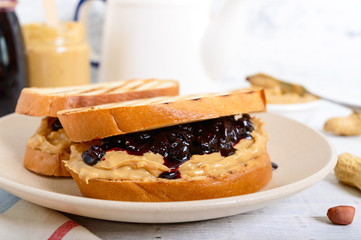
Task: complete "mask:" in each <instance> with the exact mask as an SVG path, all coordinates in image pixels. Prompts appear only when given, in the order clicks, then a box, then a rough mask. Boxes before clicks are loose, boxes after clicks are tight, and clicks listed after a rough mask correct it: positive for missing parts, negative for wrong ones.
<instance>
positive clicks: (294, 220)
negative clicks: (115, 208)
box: [66, 102, 361, 240]
mask: <svg viewBox="0 0 361 240" xmlns="http://www.w3.org/2000/svg"><path fill="white" fill-rule="evenodd" d="M349 112H350V111H349V110H347V109H344V108H341V107H338V106H335V105H332V104H329V103H326V102H325V103H322V106H320V108H319V111H317V113H316V114H314V115H313V116H311V117H310V116H308V121H307V122H305V124H306V125H308V126H310V127H312V128H314V129H316V130H319V131H322V127H323V123H324V122H325V120H326V119H328V118H329V117H333V116H342V115H347V114H349ZM325 136H326V137H327V138H328V139H329V140H330V142H331V143H332V144H333V145H334V146H335V148H336V150H337V153H338V154H340V153H342V152H350V153H353V154H355V155H357V156H361V136H358V137H336V136H331V135H329V134H325ZM310 141H312V140H311V139H310ZM360 202H361V191H359V190H358V189H355V188H351V187H348V186H346V185H344V184H341V183H339V182H338V181H337V179H336V178H335V176H334V174H333V173H330V174H329V175H328V176H327V177H326V178H325V179H324V180H322V181H321V182H319V183H317V184H315V185H313V186H312V187H310V188H308V189H306V190H305V191H303V192H300V193H298V194H295V195H293V196H291V197H288V198H286V199H283V200H281V201H279V202H277V203H274V204H272V205H269V206H268V207H265V208H262V209H259V210H255V211H251V212H247V213H244V214H239V215H236V216H232V217H225V218H220V219H214V220H208V221H200V222H191V223H175V224H134V223H121V222H111V221H103V220H97V219H90V218H85V217H80V216H74V215H69V214H66V216H68V217H69V218H71V219H73V220H75V221H77V222H78V223H79V224H81V225H83V226H84V227H86V228H87V229H89V230H90V231H91V232H93V233H94V234H96V235H97V236H98V237H100V238H102V239H187V240H188V239H325V240H330V239H361V228H360V224H361V205H360ZM336 205H352V206H354V207H355V208H356V215H355V218H354V222H353V223H352V224H351V225H348V226H338V225H334V224H331V223H330V222H329V220H328V218H327V216H326V212H327V210H328V208H330V207H333V206H336Z"/></svg>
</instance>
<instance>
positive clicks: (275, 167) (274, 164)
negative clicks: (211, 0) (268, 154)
mask: <svg viewBox="0 0 361 240" xmlns="http://www.w3.org/2000/svg"><path fill="white" fill-rule="evenodd" d="M271 164H272V170H276V169H277V168H278V164H277V163H274V162H271Z"/></svg>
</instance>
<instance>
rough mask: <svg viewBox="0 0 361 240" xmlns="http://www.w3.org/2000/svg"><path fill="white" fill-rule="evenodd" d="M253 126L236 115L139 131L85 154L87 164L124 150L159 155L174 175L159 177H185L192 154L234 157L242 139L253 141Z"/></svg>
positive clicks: (111, 140)
mask: <svg viewBox="0 0 361 240" xmlns="http://www.w3.org/2000/svg"><path fill="white" fill-rule="evenodd" d="M253 130H254V127H253V123H252V121H251V118H250V116H249V115H248V114H244V115H243V116H242V117H241V118H239V119H238V120H235V118H234V116H227V117H221V118H216V119H210V120H205V121H200V122H194V123H187V124H181V125H176V126H171V127H166V128H161V129H155V130H149V131H143V132H136V133H130V134H124V135H117V136H113V137H108V138H104V139H103V140H102V143H101V144H100V145H99V146H98V145H93V146H91V147H90V148H89V149H88V150H87V151H85V152H83V155H82V157H83V161H84V162H85V163H87V164H89V165H94V164H96V163H97V162H99V161H100V160H101V159H102V157H103V156H104V154H105V152H107V151H112V150H117V151H118V150H123V151H126V152H127V153H128V154H133V155H143V154H144V153H146V152H149V151H150V152H153V153H159V154H160V155H162V156H163V157H164V165H165V166H167V167H168V168H169V169H170V172H163V173H161V174H160V175H159V178H166V179H177V178H181V175H180V172H179V171H178V169H179V166H180V165H181V164H182V163H184V162H185V161H187V160H189V159H190V158H191V157H192V155H195V154H198V155H203V154H210V153H214V152H220V153H221V155H222V156H224V157H227V156H230V155H233V154H234V153H235V151H236V149H235V148H234V147H233V146H234V145H236V144H237V143H238V142H239V141H240V140H241V139H252V137H251V135H250V134H251V132H252V131H253Z"/></svg>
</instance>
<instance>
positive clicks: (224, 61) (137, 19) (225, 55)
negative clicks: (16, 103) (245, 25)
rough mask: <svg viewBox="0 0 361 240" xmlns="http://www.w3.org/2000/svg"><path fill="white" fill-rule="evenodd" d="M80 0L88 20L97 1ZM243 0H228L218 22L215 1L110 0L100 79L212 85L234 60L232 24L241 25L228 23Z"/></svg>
mask: <svg viewBox="0 0 361 240" xmlns="http://www.w3.org/2000/svg"><path fill="white" fill-rule="evenodd" d="M81 2H84V3H85V4H83V5H82V4H80V5H79V6H81V5H82V6H81V7H79V9H80V11H79V20H80V21H84V22H85V24H86V25H87V23H86V22H87V19H88V9H89V4H90V3H91V2H93V1H86V0H82V1H81ZM240 2H242V0H229V1H228V3H230V4H228V5H227V6H225V7H224V9H223V13H222V14H219V16H217V19H216V20H217V21H218V22H216V21H215V20H214V21H213V20H211V0H108V1H107V10H106V15H105V25H104V35H103V41H102V54H101V56H100V74H99V81H101V82H104V81H115V80H126V79H132V78H160V79H175V80H179V81H180V85H181V92H200V90H205V89H209V88H210V86H211V85H212V83H211V81H210V79H211V78H220V77H221V75H222V74H224V72H225V71H226V68H227V67H228V65H229V63H230V62H231V61H234V55H235V54H234V53H235V52H237V49H235V46H234V45H235V44H234V43H236V41H237V40H236V39H238V38H237V36H236V35H237V30H234V29H231V28H230V26H231V27H236V28H237V26H234V24H225V23H227V22H228V23H229V22H231V23H232V21H234V19H232V16H237V14H236V12H235V7H236V5H239V3H240ZM232 3H233V4H232ZM232 12H233V13H232ZM211 23H212V24H211ZM88 27H89V26H88ZM238 31H239V30H238ZM227 34H228V35H227ZM205 38H207V39H208V41H207V42H205Z"/></svg>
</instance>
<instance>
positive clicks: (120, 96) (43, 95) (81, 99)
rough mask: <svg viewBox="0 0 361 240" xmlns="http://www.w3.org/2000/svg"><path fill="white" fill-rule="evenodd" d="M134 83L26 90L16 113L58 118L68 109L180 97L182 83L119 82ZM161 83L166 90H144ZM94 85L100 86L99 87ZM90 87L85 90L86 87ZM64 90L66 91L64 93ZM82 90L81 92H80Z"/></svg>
mask: <svg viewBox="0 0 361 240" xmlns="http://www.w3.org/2000/svg"><path fill="white" fill-rule="evenodd" d="M134 81H139V84H138V86H137V87H134V88H131V89H129V88H125V87H126V86H125V87H123V88H124V89H123V88H122V87H120V88H119V89H118V88H116V87H114V86H108V85H107V84H106V83H104V84H98V85H86V86H79V87H72V88H70V87H68V88H58V89H59V91H57V92H55V91H56V89H57V88H48V89H39V88H24V89H23V90H22V92H21V94H20V97H19V99H18V103H17V105H16V110H15V112H16V113H19V114H25V115H29V116H38V117H40V116H46V117H57V112H58V111H60V110H64V109H72V108H79V107H87V106H93V105H99V104H105V103H111V102H121V101H128V100H133V99H140V98H151V97H156V96H176V95H178V94H179V84H178V82H177V81H174V80H157V79H143V80H142V79H138V80H128V81H123V82H119V84H118V85H120V84H122V83H124V82H129V83H132V82H134ZM151 81H153V82H159V84H164V87H160V86H159V88H154V87H153V88H151V87H150V88H148V89H147V88H144V89H143V88H142V83H143V82H144V84H147V83H150V82H151ZM94 86H99V88H95V89H94ZM120 86H121V85H120ZM86 87H87V88H89V89H88V90H87V89H84V88H86ZM91 88H92V89H94V91H95V90H96V91H99V89H102V92H100V93H96V94H89V92H91V91H92V90H91ZM60 89H64V90H62V91H61V90H60ZM67 89H69V90H67ZM79 89H81V91H80V90H79Z"/></svg>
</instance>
